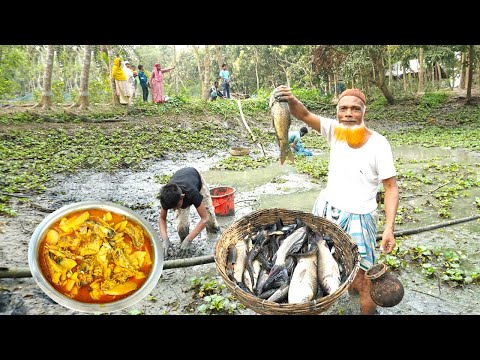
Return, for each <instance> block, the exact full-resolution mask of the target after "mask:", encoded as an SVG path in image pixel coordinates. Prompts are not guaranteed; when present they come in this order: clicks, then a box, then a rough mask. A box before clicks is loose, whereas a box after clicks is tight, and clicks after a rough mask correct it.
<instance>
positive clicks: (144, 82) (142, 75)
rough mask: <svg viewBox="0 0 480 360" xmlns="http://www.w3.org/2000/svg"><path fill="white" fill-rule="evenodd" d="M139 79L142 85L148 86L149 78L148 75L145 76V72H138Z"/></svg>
mask: <svg viewBox="0 0 480 360" xmlns="http://www.w3.org/2000/svg"><path fill="white" fill-rule="evenodd" d="M138 78H139V79H140V85H142V86H147V84H148V78H147V75H145V73H144V72H143V71H139V72H138Z"/></svg>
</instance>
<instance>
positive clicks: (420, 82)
mask: <svg viewBox="0 0 480 360" xmlns="http://www.w3.org/2000/svg"><path fill="white" fill-rule="evenodd" d="M422 91H423V48H420V51H419V52H418V90H417V92H422Z"/></svg>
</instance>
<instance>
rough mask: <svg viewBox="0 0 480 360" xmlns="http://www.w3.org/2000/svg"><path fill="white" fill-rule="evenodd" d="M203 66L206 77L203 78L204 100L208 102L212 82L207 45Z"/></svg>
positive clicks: (206, 46)
mask: <svg viewBox="0 0 480 360" xmlns="http://www.w3.org/2000/svg"><path fill="white" fill-rule="evenodd" d="M203 64H204V67H205V76H204V78H203V82H204V86H203V89H204V91H203V96H202V98H203V100H205V101H207V100H208V89H209V88H210V86H209V85H210V84H209V80H210V49H209V46H208V45H205V57H204V59H203Z"/></svg>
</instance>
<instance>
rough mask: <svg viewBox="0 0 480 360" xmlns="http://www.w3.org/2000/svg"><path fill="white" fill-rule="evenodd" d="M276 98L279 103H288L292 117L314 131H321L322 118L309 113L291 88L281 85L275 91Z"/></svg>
mask: <svg viewBox="0 0 480 360" xmlns="http://www.w3.org/2000/svg"><path fill="white" fill-rule="evenodd" d="M274 97H275V99H276V100H277V101H287V102H288V107H289V108H290V113H291V114H292V116H294V117H295V118H297V119H298V120H301V121H303V122H304V123H305V124H307V125H308V126H310V127H311V128H312V129H315V130H317V131H320V117H319V116H318V115H315V114H314V113H312V112H310V111H308V109H307V108H306V107H305V105H303V103H302V102H301V101H300V100H298V99H297V98H296V97H295V96H294V95H293V93H292V91H291V89H290V88H289V87H287V86H285V85H280V86H279V87H277V88H276V89H275V93H274Z"/></svg>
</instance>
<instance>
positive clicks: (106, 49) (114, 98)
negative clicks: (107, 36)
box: [102, 45, 120, 106]
mask: <svg viewBox="0 0 480 360" xmlns="http://www.w3.org/2000/svg"><path fill="white" fill-rule="evenodd" d="M102 51H103V52H104V53H105V55H106V56H107V71H108V78H109V79H110V88H111V89H112V104H113V106H120V98H119V97H118V95H117V88H116V86H115V79H114V78H113V76H112V68H113V50H112V46H111V45H102Z"/></svg>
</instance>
